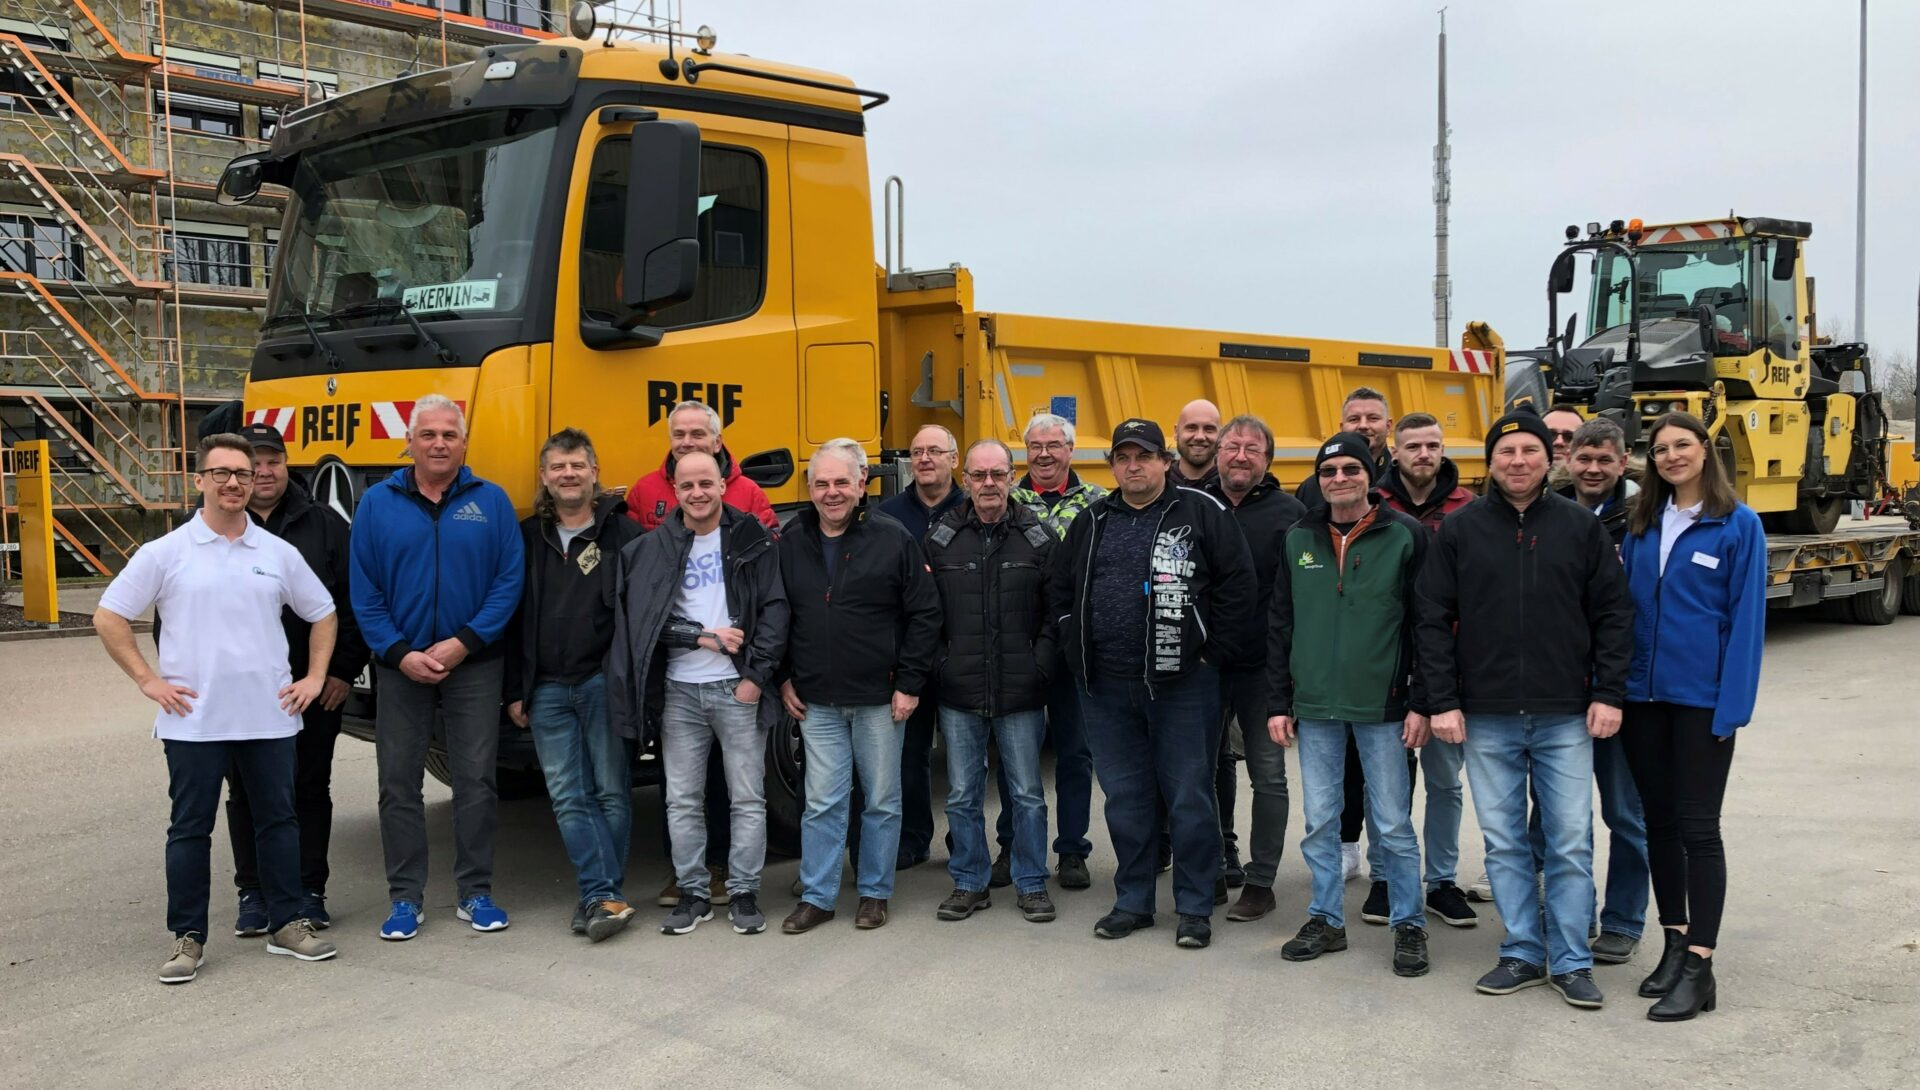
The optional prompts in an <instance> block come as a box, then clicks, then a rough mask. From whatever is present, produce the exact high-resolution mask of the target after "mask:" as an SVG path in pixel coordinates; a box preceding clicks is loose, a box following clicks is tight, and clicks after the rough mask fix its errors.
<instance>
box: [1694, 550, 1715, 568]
mask: <svg viewBox="0 0 1920 1090" xmlns="http://www.w3.org/2000/svg"><path fill="white" fill-rule="evenodd" d="M1693 562H1694V563H1695V564H1698V565H1700V566H1701V567H1703V568H1718V567H1719V566H1720V558H1719V557H1717V556H1708V555H1707V554H1706V553H1694V554H1693Z"/></svg>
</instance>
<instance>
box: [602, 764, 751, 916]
mask: <svg viewBox="0 0 1920 1090" xmlns="http://www.w3.org/2000/svg"><path fill="white" fill-rule="evenodd" d="M706 794H707V802H706V818H707V866H709V867H724V866H726V865H727V855H728V853H730V852H731V851H732V850H733V799H732V798H731V797H730V796H729V795H728V794H727V766H726V764H725V763H724V762H723V761H722V760H721V759H720V747H719V746H714V747H713V749H712V750H711V751H709V752H708V753H707V789H706ZM667 824H668V822H667V788H666V785H665V784H664V783H662V784H661V786H660V854H661V857H662V858H664V859H665V860H666V861H667V866H668V867H669V868H671V867H672V866H673V831H672V830H671V829H669V828H667ZM621 862H622V864H623V865H624V863H625V860H622V861H621ZM709 892H711V891H709Z"/></svg>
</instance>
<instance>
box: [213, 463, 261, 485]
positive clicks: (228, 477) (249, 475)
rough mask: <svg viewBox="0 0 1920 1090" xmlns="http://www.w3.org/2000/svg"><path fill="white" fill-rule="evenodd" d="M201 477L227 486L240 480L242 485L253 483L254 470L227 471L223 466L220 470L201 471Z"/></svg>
mask: <svg viewBox="0 0 1920 1090" xmlns="http://www.w3.org/2000/svg"><path fill="white" fill-rule="evenodd" d="M200 475H201V476H203V477H205V478H207V479H208V480H210V481H212V482H213V483H214V484H226V483H228V482H229V481H233V480H238V481H239V482H240V483H241V484H252V483H253V470H251V469H227V468H225V467H224V466H223V467H221V468H219V469H203V470H201V471H200Z"/></svg>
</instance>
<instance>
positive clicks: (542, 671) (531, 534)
mask: <svg viewBox="0 0 1920 1090" xmlns="http://www.w3.org/2000/svg"><path fill="white" fill-rule="evenodd" d="M641 533H642V531H641V529H640V527H639V526H638V525H637V524H636V523H635V522H634V521H633V520H632V519H631V518H629V517H627V505H626V502H625V501H624V500H622V499H620V498H619V497H617V496H601V497H600V498H599V500H598V501H596V502H595V504H594V510H593V523H592V524H591V525H589V526H588V527H587V528H586V529H585V530H583V531H581V533H580V535H579V536H578V537H575V538H574V539H573V542H572V543H571V546H570V547H569V548H567V549H564V550H563V549H561V547H560V528H559V525H558V524H557V523H555V522H554V520H552V519H550V518H543V517H541V516H540V515H528V516H527V517H526V518H524V519H522V520H520V539H521V542H522V544H523V545H524V546H525V552H526V557H527V580H526V584H525V589H524V590H523V591H522V592H521V594H520V607H519V608H518V609H517V610H515V611H514V614H513V623H512V624H511V625H509V626H508V627H507V636H506V644H507V663H506V666H507V676H506V685H505V691H506V694H507V700H508V701H509V702H511V701H515V700H530V699H532V698H533V686H534V684H535V683H536V682H538V681H540V680H542V679H547V680H553V681H565V682H569V683H577V682H581V681H585V680H586V679H588V678H590V677H592V676H593V675H594V674H597V673H600V672H601V671H602V670H604V669H605V668H606V658H607V649H608V648H610V647H612V646H613V626H614V608H615V604H616V603H617V602H618V601H619V598H620V553H621V551H622V550H624V549H625V548H626V547H627V545H628V544H629V543H630V542H632V541H634V540H635V539H636V538H638V537H639V536H640V535H641ZM543 651H544V653H543ZM543 667H544V668H543Z"/></svg>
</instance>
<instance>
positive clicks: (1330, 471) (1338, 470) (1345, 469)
mask: <svg viewBox="0 0 1920 1090" xmlns="http://www.w3.org/2000/svg"><path fill="white" fill-rule="evenodd" d="M1314 472H1316V473H1318V474H1319V475H1320V479H1321V480H1323V481H1331V480H1333V479H1334V478H1335V477H1364V476H1366V474H1367V467H1366V466H1321V467H1320V468H1319V469H1317V470H1315V471H1314Z"/></svg>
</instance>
